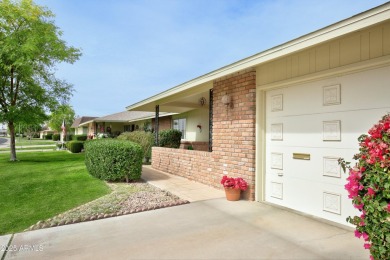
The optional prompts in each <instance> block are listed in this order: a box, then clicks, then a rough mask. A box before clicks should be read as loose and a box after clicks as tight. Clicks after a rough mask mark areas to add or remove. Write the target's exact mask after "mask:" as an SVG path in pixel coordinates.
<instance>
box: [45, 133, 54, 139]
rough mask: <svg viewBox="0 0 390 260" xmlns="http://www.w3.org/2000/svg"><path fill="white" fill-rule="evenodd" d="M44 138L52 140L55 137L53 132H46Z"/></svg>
mask: <svg viewBox="0 0 390 260" xmlns="http://www.w3.org/2000/svg"><path fill="white" fill-rule="evenodd" d="M44 139H45V140H52V139H53V134H46V135H45V136H44Z"/></svg>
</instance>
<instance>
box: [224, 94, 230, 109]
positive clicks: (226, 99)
mask: <svg viewBox="0 0 390 260" xmlns="http://www.w3.org/2000/svg"><path fill="white" fill-rule="evenodd" d="M231 102H232V98H231V96H229V95H228V94H226V93H225V95H223V96H222V104H224V105H225V106H226V107H229V106H230V104H231Z"/></svg>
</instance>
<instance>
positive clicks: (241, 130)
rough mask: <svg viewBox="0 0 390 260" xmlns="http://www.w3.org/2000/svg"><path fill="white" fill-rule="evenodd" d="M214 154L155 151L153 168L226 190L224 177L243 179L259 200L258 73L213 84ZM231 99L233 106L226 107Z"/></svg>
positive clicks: (248, 193) (248, 195) (247, 72)
mask: <svg viewBox="0 0 390 260" xmlns="http://www.w3.org/2000/svg"><path fill="white" fill-rule="evenodd" d="M213 93H214V94H213V95H214V98H213V100H214V104H213V105H214V110H213V152H211V153H209V152H200V151H190V150H183V149H179V150H178V149H167V148H159V147H154V148H153V155H152V166H153V167H154V168H156V169H159V170H162V171H165V172H169V173H172V174H175V175H179V176H183V177H186V178H188V179H191V180H195V181H199V182H201V183H204V184H207V185H210V186H213V187H216V188H222V187H221V184H220V179H221V178H222V176H223V175H224V174H228V175H229V176H232V177H242V178H244V179H245V180H246V181H247V182H248V184H249V189H248V190H247V191H246V192H245V193H244V195H243V197H244V198H246V199H250V200H254V198H255V148H256V147H255V123H256V121H255V120H256V71H255V69H248V70H243V71H240V72H237V73H234V74H231V75H228V76H225V77H222V78H219V79H217V80H215V81H214V82H213ZM225 94H227V95H229V96H230V97H231V100H232V102H231V103H232V104H231V106H229V107H226V106H225V105H223V104H222V101H221V100H222V96H223V95H225Z"/></svg>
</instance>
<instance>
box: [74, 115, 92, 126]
mask: <svg viewBox="0 0 390 260" xmlns="http://www.w3.org/2000/svg"><path fill="white" fill-rule="evenodd" d="M95 118H97V117H96V116H82V117H78V118H76V119H75V120H74V121H73V124H72V125H71V127H70V128H77V127H79V125H80V124H82V123H85V122H87V121H90V120H93V119H95Z"/></svg>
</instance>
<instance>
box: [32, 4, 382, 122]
mask: <svg viewBox="0 0 390 260" xmlns="http://www.w3.org/2000/svg"><path fill="white" fill-rule="evenodd" d="M35 2H36V3H37V4H39V5H43V6H46V7H48V8H49V9H50V10H51V11H52V12H53V13H54V14H55V15H56V18H55V21H56V25H57V26H58V27H59V28H61V30H62V31H63V33H64V34H63V39H64V40H65V41H66V42H67V43H68V44H69V45H72V46H75V47H77V48H80V49H81V50H82V53H83V56H82V57H81V58H80V60H79V61H77V62H76V63H74V64H72V65H69V64H60V65H59V66H58V71H57V75H58V77H59V78H61V79H65V80H67V81H68V82H69V83H72V84H73V85H74V88H75V90H76V92H75V93H74V96H73V97H72V99H71V105H72V106H73V108H74V110H75V111H76V114H77V115H80V116H104V115H108V114H113V113H116V112H121V111H124V110H125V107H126V106H128V105H131V104H133V103H136V102H138V101H141V100H143V99H146V98H148V97H150V96H152V95H155V94H157V93H160V92H162V91H165V90H167V89H169V88H171V87H174V86H177V85H179V84H181V83H183V82H186V81H188V80H191V79H193V78H195V77H198V76H201V75H203V74H206V73H208V72H210V71H212V70H215V69H218V68H220V67H223V66H225V65H228V64H230V63H233V62H235V61H237V60H240V59H243V58H246V57H248V56H251V55H254V54H256V53H259V52H261V51H264V50H266V49H269V48H272V47H274V46H276V45H279V44H282V43H284V42H286V41H289V40H292V39H294V38H297V37H299V36H302V35H304V34H307V33H310V32H312V31H314V30H317V29H321V28H323V27H325V26H328V25H330V24H332V23H335V22H338V21H340V20H343V19H346V18H349V17H351V16H353V15H355V14H358V13H360V12H363V11H365V10H368V9H371V8H373V7H375V6H378V5H381V4H383V3H385V2H386V1H379V0H327V1H319V0H317V1H313V0H299V1H298V0H297V1H293V0H290V1H288V0H257V1H256V0H36V1H35Z"/></svg>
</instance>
